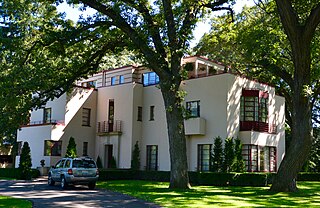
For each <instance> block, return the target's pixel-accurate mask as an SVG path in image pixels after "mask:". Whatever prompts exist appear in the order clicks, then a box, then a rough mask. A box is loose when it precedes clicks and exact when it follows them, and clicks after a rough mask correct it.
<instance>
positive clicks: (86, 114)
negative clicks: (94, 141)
mask: <svg viewBox="0 0 320 208" xmlns="http://www.w3.org/2000/svg"><path fill="white" fill-rule="evenodd" d="M90 114H91V109H89V108H83V109H82V126H90Z"/></svg>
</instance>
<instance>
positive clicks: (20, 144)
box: [17, 142, 22, 156]
mask: <svg viewBox="0 0 320 208" xmlns="http://www.w3.org/2000/svg"><path fill="white" fill-rule="evenodd" d="M17 143H18V152H17V155H18V156H20V155H21V150H22V142H17Z"/></svg>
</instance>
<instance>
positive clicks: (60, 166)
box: [55, 159, 65, 168]
mask: <svg viewBox="0 0 320 208" xmlns="http://www.w3.org/2000/svg"><path fill="white" fill-rule="evenodd" d="M64 161H65V159H63V160H59V161H58V162H57V164H56V165H55V167H56V168H62V167H63V165H64Z"/></svg>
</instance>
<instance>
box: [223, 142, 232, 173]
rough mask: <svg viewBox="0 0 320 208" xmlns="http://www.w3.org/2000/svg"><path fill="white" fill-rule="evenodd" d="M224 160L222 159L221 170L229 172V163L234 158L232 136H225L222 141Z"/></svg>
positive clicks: (230, 163)
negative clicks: (223, 141) (224, 139)
mask: <svg viewBox="0 0 320 208" xmlns="http://www.w3.org/2000/svg"><path fill="white" fill-rule="evenodd" d="M223 156H224V161H223V171H224V172H230V171H231V165H232V163H233V160H234V143H233V138H226V141H225V143H224V152H223Z"/></svg>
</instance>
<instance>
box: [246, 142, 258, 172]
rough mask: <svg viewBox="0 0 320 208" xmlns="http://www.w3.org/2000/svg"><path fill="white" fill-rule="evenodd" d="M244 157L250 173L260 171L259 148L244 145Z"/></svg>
mask: <svg viewBox="0 0 320 208" xmlns="http://www.w3.org/2000/svg"><path fill="white" fill-rule="evenodd" d="M242 157H243V160H244V162H245V165H246V169H247V171H248V172H255V171H258V146H257V145H251V144H244V145H243V146H242Z"/></svg>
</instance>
